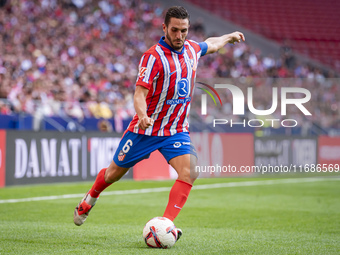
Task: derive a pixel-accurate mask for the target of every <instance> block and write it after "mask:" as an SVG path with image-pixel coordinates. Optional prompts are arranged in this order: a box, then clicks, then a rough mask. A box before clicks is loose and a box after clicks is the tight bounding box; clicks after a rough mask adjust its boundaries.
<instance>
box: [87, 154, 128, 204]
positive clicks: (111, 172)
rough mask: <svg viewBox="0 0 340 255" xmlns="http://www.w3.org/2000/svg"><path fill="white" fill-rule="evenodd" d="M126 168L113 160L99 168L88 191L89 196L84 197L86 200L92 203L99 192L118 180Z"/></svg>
mask: <svg viewBox="0 0 340 255" xmlns="http://www.w3.org/2000/svg"><path fill="white" fill-rule="evenodd" d="M128 170H129V169H128V168H122V167H119V166H117V165H116V164H115V163H114V161H112V162H111V164H110V166H109V167H108V168H103V169H102V170H100V171H99V173H98V175H97V178H96V180H95V182H94V184H93V185H92V188H91V189H90V191H89V196H88V197H87V198H86V202H87V203H88V204H90V205H93V204H94V203H95V202H96V200H97V198H98V197H99V195H100V193H101V192H102V191H103V190H105V189H106V188H107V187H109V186H110V185H111V184H112V183H114V182H116V181H118V180H119V179H120V178H121V177H122V176H123V175H124V174H125V173H126V172H127V171H128Z"/></svg>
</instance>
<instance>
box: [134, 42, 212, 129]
mask: <svg viewBox="0 0 340 255" xmlns="http://www.w3.org/2000/svg"><path fill="white" fill-rule="evenodd" d="M207 48H208V46H207V44H206V43H205V42H202V43H197V42H194V41H191V40H186V41H185V43H184V47H183V49H182V51H181V52H178V51H176V50H174V49H173V48H171V47H170V46H169V45H168V44H167V43H166V42H165V41H164V37H162V38H161V39H160V41H159V42H158V44H156V45H154V46H152V47H151V48H150V49H149V50H147V51H146V52H145V53H144V54H143V56H142V58H141V60H140V63H139V74H138V77H137V82H136V86H143V87H145V88H147V89H149V93H148V95H147V97H146V103H147V115H148V116H149V117H150V118H152V119H153V120H154V124H153V126H151V127H149V128H147V129H146V130H141V129H139V128H138V116H137V114H136V115H135V116H134V117H133V119H132V121H131V122H130V124H129V127H128V130H129V131H131V132H134V133H137V134H144V135H149V136H150V135H151V136H170V135H174V134H176V133H179V132H189V122H188V117H189V111H190V101H191V97H192V94H193V88H194V83H195V77H196V68H197V64H198V60H199V58H200V57H201V56H203V55H204V54H205V53H206V52H207Z"/></svg>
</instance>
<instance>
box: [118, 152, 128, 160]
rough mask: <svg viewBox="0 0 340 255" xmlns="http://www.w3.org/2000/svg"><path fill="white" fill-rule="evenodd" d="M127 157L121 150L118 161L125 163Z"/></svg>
mask: <svg viewBox="0 0 340 255" xmlns="http://www.w3.org/2000/svg"><path fill="white" fill-rule="evenodd" d="M125 156H126V154H125V153H124V152H123V151H122V150H121V151H120V152H119V154H118V160H119V161H123V160H124V158H125Z"/></svg>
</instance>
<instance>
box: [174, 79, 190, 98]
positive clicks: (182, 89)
mask: <svg viewBox="0 0 340 255" xmlns="http://www.w3.org/2000/svg"><path fill="white" fill-rule="evenodd" d="M189 93H190V88H189V80H188V79H187V78H182V79H180V80H179V82H178V83H177V95H178V96H179V97H187V96H188V95H189Z"/></svg>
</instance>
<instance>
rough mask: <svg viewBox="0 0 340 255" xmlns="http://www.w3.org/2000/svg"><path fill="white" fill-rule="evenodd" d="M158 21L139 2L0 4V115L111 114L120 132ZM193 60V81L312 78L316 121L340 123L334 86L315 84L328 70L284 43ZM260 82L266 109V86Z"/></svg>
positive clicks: (196, 33)
mask: <svg viewBox="0 0 340 255" xmlns="http://www.w3.org/2000/svg"><path fill="white" fill-rule="evenodd" d="M4 2H5V1H2V2H0V5H1V4H3V3H4ZM162 22H163V9H162V8H161V7H160V5H159V4H149V3H146V2H143V1H142V0H131V1H128V0H111V1H109V0H92V1H85V0H59V1H56V0H22V1H19V0H11V1H8V2H7V4H6V5H5V6H4V7H3V8H0V41H1V43H2V44H1V46H0V83H1V86H0V98H7V99H8V102H9V104H10V107H8V106H6V105H5V106H3V105H2V106H1V105H0V106H1V107H0V109H1V113H6V114H9V113H11V112H16V113H21V112H24V113H28V114H32V115H34V116H39V119H41V118H42V116H53V115H63V114H66V115H68V116H70V117H75V118H77V119H79V120H81V119H83V118H86V117H91V116H94V117H96V118H105V119H111V118H115V120H116V121H115V123H116V124H115V125H116V127H115V128H116V129H118V130H120V129H121V128H122V121H123V120H124V119H129V118H131V117H132V116H133V114H134V109H133V98H132V97H133V91H134V83H135V80H136V75H137V68H138V63H139V59H140V57H141V55H142V53H143V52H144V51H145V50H147V49H148V48H149V47H150V46H151V45H153V44H155V43H156V42H157V41H158V40H159V38H160V36H162V34H163V32H162V30H161V24H162ZM206 36H207V35H205V28H204V23H203V21H202V20H201V19H198V20H196V21H195V22H193V23H192V24H191V30H190V33H189V38H190V39H193V40H196V41H203V40H204V39H205V37H206ZM200 65H201V66H203V67H201V69H200V70H201V71H200V72H199V73H198V74H197V78H198V79H211V78H212V77H222V78H242V77H262V78H266V77H272V78H293V77H298V78H309V79H315V80H316V81H317V84H319V85H318V86H317V87H313V86H309V85H306V86H307V88H308V89H310V90H312V91H313V92H312V95H314V97H315V98H314V99H313V100H316V101H313V103H312V104H313V107H315V112H316V113H315V121H319V122H321V123H322V125H324V126H325V127H329V126H334V125H339V124H338V121H337V120H338V117H339V116H338V115H339V109H340V106H339V102H340V98H339V97H340V96H339V85H338V84H337V83H336V82H334V84H328V85H327V86H326V87H325V86H324V85H320V84H321V82H323V83H324V82H325V78H327V77H332V74H327V73H323V72H322V71H321V70H319V69H315V68H313V67H312V66H310V65H306V64H303V63H297V62H296V60H295V58H294V55H293V52H292V50H291V48H290V47H289V42H288V41H287V42H285V44H284V45H283V47H282V48H281V58H279V59H274V57H273V56H271V55H269V56H262V54H261V52H260V51H259V50H257V49H252V48H251V47H250V46H249V45H247V44H246V43H242V44H237V45H227V46H226V47H225V48H223V49H221V50H220V51H219V52H218V53H215V54H212V55H207V56H205V57H204V58H202V59H201V62H200ZM263 86H264V85H263ZM267 86H268V87H267ZM264 88H265V89H264V90H263V95H264V96H263V97H264V98H263V99H261V100H262V101H261V107H264V108H265V107H267V106H268V105H270V100H271V94H270V93H271V90H270V88H271V85H265V87H264ZM230 99H231V98H228V100H230ZM325 104H327V106H328V105H331V106H332V107H331V108H328V107H326V106H325ZM265 109H267V108H265ZM313 117H314V116H313ZM335 123H337V124H335Z"/></svg>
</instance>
